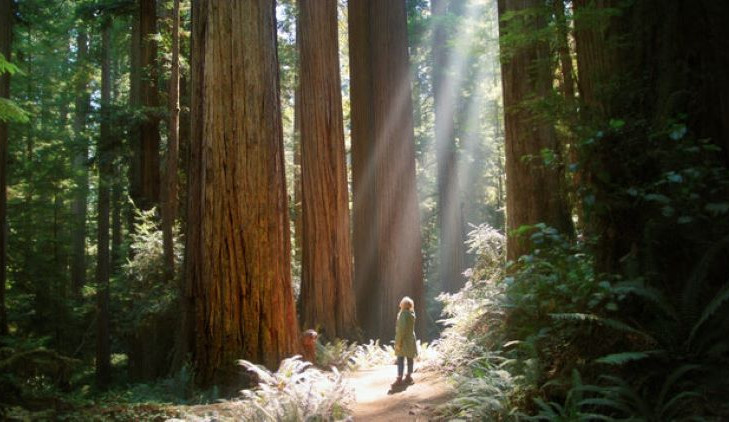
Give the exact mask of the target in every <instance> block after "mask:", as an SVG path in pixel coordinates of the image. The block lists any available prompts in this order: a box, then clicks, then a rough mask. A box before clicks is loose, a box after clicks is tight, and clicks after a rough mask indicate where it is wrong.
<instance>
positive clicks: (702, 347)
mask: <svg viewBox="0 0 729 422" xmlns="http://www.w3.org/2000/svg"><path fill="white" fill-rule="evenodd" d="M529 232H530V233H532V234H531V241H532V242H533V243H534V244H535V245H536V248H535V250H534V251H533V252H532V253H531V254H529V255H524V256H522V257H521V258H520V259H519V261H518V262H516V263H513V264H511V265H512V266H511V267H510V268H509V270H508V272H507V271H506V270H505V266H504V265H503V264H499V263H500V262H503V261H502V260H503V258H502V255H501V253H502V251H503V249H502V246H501V245H502V244H503V243H502V241H503V238H501V237H500V235H499V234H498V233H496V232H495V231H494V230H493V229H490V228H488V227H480V228H479V229H477V230H476V231H474V233H472V248H473V250H474V252H476V253H477V255H478V256H479V257H480V259H479V260H478V261H477V262H476V265H475V267H474V269H473V270H472V271H471V274H470V276H471V277H470V281H469V282H468V283H467V285H466V287H465V288H464V289H462V290H461V291H460V292H458V293H456V294H453V295H444V296H443V297H441V299H442V300H443V302H444V305H445V306H444V310H445V311H444V313H445V315H446V319H445V320H444V323H445V324H446V325H447V326H448V328H446V329H445V331H444V332H443V335H442V337H441V340H440V344H439V345H438V347H439V349H440V352H441V356H442V357H443V360H442V362H441V363H440V364H441V365H442V366H443V367H444V368H445V369H446V370H447V371H449V372H451V373H453V379H454V381H455V384H456V385H457V389H458V394H457V396H456V397H455V398H454V399H453V400H451V401H450V402H449V403H447V404H446V405H444V406H442V407H441V408H440V412H441V415H442V416H443V417H445V418H456V419H466V420H544V421H554V420H564V421H583V420H584V421H592V420H641V421H669V420H697V421H702V420H725V419H726V418H728V417H729V406H727V405H726V404H725V403H726V399H725V392H726V391H727V389H729V381H728V380H729V369H727V368H729V359H728V358H727V351H729V339H728V338H727V337H726V332H727V331H728V330H729V318H728V317H727V315H729V286H727V285H726V284H724V285H721V284H719V285H718V286H717V285H716V284H714V282H713V279H712V277H711V275H712V271H714V269H716V268H719V267H721V264H722V262H723V263H725V262H726V261H725V259H726V254H727V253H728V252H729V237H726V238H724V239H722V240H720V241H718V242H715V243H714V244H713V245H712V246H711V247H710V248H708V249H707V251H706V253H705V255H704V256H703V257H702V258H701V260H700V261H699V262H697V263H696V265H695V268H694V269H693V270H692V271H691V275H690V277H688V278H687V279H686V280H685V281H684V283H683V285H681V286H680V288H676V289H674V290H673V291H669V290H668V289H665V288H664V287H663V286H661V285H656V284H653V285H651V283H649V282H648V281H647V280H645V279H643V278H640V277H635V278H633V279H626V278H625V277H624V276H623V277H619V276H615V275H613V276H610V275H602V274H597V273H596V272H595V271H594V270H593V268H594V267H593V263H592V256H591V255H590V253H589V250H588V248H586V246H585V245H584V244H580V243H578V242H574V241H570V240H567V239H565V238H563V237H562V236H561V235H560V234H559V233H557V232H556V231H555V230H553V229H551V228H549V227H546V226H543V225H537V226H534V227H530V228H529ZM494 264H496V265H494ZM722 277H724V278H725V275H722Z"/></svg>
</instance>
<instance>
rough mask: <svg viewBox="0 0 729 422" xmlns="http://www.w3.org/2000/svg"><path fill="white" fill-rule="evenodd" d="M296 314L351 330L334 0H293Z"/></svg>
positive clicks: (348, 333) (340, 332) (338, 333)
mask: <svg viewBox="0 0 729 422" xmlns="http://www.w3.org/2000/svg"><path fill="white" fill-rule="evenodd" d="M297 29H298V34H299V35H300V36H299V37H298V38H297V42H298V48H299V63H300V74H299V84H300V86H299V96H298V98H297V100H298V102H297V104H296V106H297V107H299V113H300V114H299V115H298V116H297V117H299V119H298V120H297V123H298V124H300V128H301V195H302V229H303V233H302V238H301V240H302V262H301V270H302V276H301V297H300V299H299V300H300V301H301V319H302V323H303V326H304V327H305V328H307V327H320V328H321V329H322V330H323V332H324V333H326V335H327V336H328V337H329V338H333V337H350V338H351V337H353V336H354V335H355V331H356V323H355V309H354V295H353V291H352V255H351V245H350V237H349V195H348V192H347V167H346V161H345V151H344V128H343V119H342V96H341V82H340V76H339V52H338V41H339V37H338V31H337V1H336V0H300V1H299V19H298V26H297Z"/></svg>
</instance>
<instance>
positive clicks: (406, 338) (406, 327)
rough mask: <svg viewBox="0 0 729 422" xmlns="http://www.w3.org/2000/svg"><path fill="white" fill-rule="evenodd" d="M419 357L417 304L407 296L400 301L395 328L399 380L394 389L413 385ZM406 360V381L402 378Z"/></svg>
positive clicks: (396, 381)
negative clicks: (416, 319)
mask: <svg viewBox="0 0 729 422" xmlns="http://www.w3.org/2000/svg"><path fill="white" fill-rule="evenodd" d="M417 355H418V348H417V345H416V344H415V303H414V302H413V300H412V299H410V298H409V297H407V296H405V297H403V298H402V300H401V301H400V312H399V313H398V314H397V325H396V326H395V356H397V379H396V380H395V382H394V383H393V384H392V386H393V387H397V386H402V385H409V384H412V383H413V376H412V375H413V360H414V359H415V356H417ZM405 358H407V360H408V373H407V375H406V376H405V379H403V377H402V373H403V369H404V366H405Z"/></svg>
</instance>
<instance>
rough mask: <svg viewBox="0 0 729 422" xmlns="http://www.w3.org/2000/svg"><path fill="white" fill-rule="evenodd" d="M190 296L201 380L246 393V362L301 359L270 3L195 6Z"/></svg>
mask: <svg viewBox="0 0 729 422" xmlns="http://www.w3.org/2000/svg"><path fill="white" fill-rule="evenodd" d="M193 8H194V9H193V60H192V72H193V74H192V79H193V94H192V95H193V96H192V98H193V103H192V122H193V123H192V124H193V127H192V145H191V157H190V169H189V172H188V174H189V195H188V227H189V232H188V235H187V237H186V269H185V271H186V279H187V282H188V286H187V289H186V293H187V294H188V295H189V296H188V298H189V302H188V303H190V304H192V305H193V306H194V308H193V309H192V312H193V314H194V322H193V324H194V329H193V330H194V336H192V339H190V340H192V341H193V342H194V344H192V356H193V362H194V365H195V368H196V372H197V377H196V380H197V381H198V382H199V383H201V384H203V385H210V384H211V383H218V384H222V385H224V386H228V387H237V385H236V384H237V381H238V380H239V377H240V375H239V373H240V370H239V369H238V368H236V367H235V361H236V360H237V359H241V358H244V359H248V360H251V361H254V362H261V363H264V364H265V365H267V366H268V367H269V368H274V367H276V366H277V365H278V363H279V361H280V360H281V359H282V358H284V357H286V356H289V355H291V354H293V353H294V352H295V351H296V347H297V346H296V345H297V339H298V328H297V327H298V324H297V321H296V312H295V306H294V298H293V293H292V289H291V272H290V268H289V265H290V261H291V255H290V254H291V250H290V249H291V247H290V233H289V220H288V208H287V205H286V188H285V178H284V160H283V134H282V129H281V111H280V104H279V90H278V63H277V56H276V22H275V7H274V4H273V2H270V1H267V0H247V1H243V0H231V1H225V2H218V1H211V0H208V1H199V2H195V3H194V4H193Z"/></svg>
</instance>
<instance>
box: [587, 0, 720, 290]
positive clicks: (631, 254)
mask: <svg viewBox="0 0 729 422" xmlns="http://www.w3.org/2000/svg"><path fill="white" fill-rule="evenodd" d="M616 11H617V12H618V13H616ZM574 14H575V44H576V53H577V63H578V70H579V80H578V89H579V93H580V95H579V100H580V114H581V116H580V117H581V124H582V126H583V127H601V126H600V125H602V126H604V125H605V124H606V123H607V122H608V121H609V120H610V119H614V118H616V117H623V116H624V117H625V118H626V121H627V122H628V123H633V122H635V121H637V122H640V124H639V125H635V126H637V127H632V126H633V125H630V126H631V127H630V128H629V129H630V130H632V131H635V132H637V131H638V130H640V128H646V129H645V130H646V132H647V133H641V135H640V136H632V137H629V136H627V135H623V134H617V135H614V136H612V137H611V138H610V142H602V143H599V144H597V145H596V146H594V147H593V150H592V151H590V157H589V161H588V162H587V163H586V164H587V169H586V171H585V179H586V180H585V181H586V183H589V184H590V185H591V187H592V188H593V190H594V191H595V192H596V194H595V201H596V202H597V203H603V202H606V201H610V200H611V199H613V198H615V196H617V195H623V194H624V193H623V188H622V187H624V186H635V185H638V184H639V183H645V182H646V180H647V179H648V178H649V177H658V176H657V175H655V174H653V175H651V174H650V173H649V172H650V171H653V172H655V171H656V170H658V169H659V168H658V167H657V163H656V162H655V161H656V160H655V159H654V158H653V157H651V158H650V160H647V161H645V162H647V163H648V165H646V166H642V167H641V168H640V169H639V170H638V171H636V170H635V169H634V168H631V166H635V165H636V164H635V163H640V161H639V157H638V154H641V155H643V154H645V152H644V150H645V148H652V149H656V148H659V151H660V152H661V154H658V155H656V153H657V151H655V152H654V156H661V155H662V153H663V151H662V149H663V148H666V149H668V148H669V147H668V146H667V145H668V144H655V143H647V142H646V141H643V143H640V142H639V140H642V139H646V140H647V139H650V138H652V137H653V136H655V135H656V133H660V132H661V131H663V130H665V128H666V127H667V126H670V125H672V124H674V123H675V122H676V120H677V119H678V121H679V122H680V123H681V124H685V126H686V128H687V136H688V137H690V139H707V140H711V142H713V143H715V144H716V145H717V146H718V147H720V148H722V154H723V159H724V166H725V167H729V81H727V79H726V77H724V76H722V75H726V74H727V72H729V56H727V54H726V52H727V51H729V27H727V25H726V22H727V21H728V20H729V7H727V5H726V3H725V2H715V1H711V0H697V1H695V2H687V1H682V0H670V1H655V0H649V1H641V2H635V3H629V4H625V3H623V2H620V1H617V0H594V1H588V0H575V1H574ZM627 94H629V95H627ZM631 150H632V151H635V153H634V154H630V153H626V151H631ZM615 151H621V152H622V154H623V156H629V158H630V160H616V159H615ZM686 159H690V157H686ZM706 165H710V164H708V161H707V164H706ZM661 170H662V171H663V170H664V169H661ZM671 170H672V169H671ZM597 175H608V176H609V183H604V182H603V181H602V180H600V179H601V178H600V177H598V176H597ZM638 175H639V176H638ZM603 179H604V177H603ZM636 179H637V180H636ZM648 180H649V179H648ZM616 187H621V188H618V189H619V190H616ZM671 200H673V198H671ZM700 200H706V199H705V198H700ZM697 201H698V200H697ZM700 203H701V202H697V205H698V204H700ZM649 218H651V213H650V212H647V210H646V209H645V208H643V207H641V206H639V205H636V204H633V203H624V204H620V203H617V202H616V201H614V200H613V202H612V204H611V206H610V207H606V209H603V210H598V211H593V212H592V214H591V215H590V224H589V227H588V229H589V232H590V233H592V234H599V235H600V237H599V240H598V243H597V245H596V248H595V250H596V265H597V267H598V269H599V270H600V271H604V272H618V271H621V270H622V269H624V267H625V263H626V262H627V261H628V259H627V258H631V259H632V260H633V261H635V260H636V259H637V260H638V261H642V262H639V263H638V264H639V265H641V266H642V265H646V266H648V265H650V266H656V265H663V266H665V267H664V268H670V269H671V270H670V271H668V272H665V273H663V276H664V280H662V282H664V283H666V284H669V283H674V285H676V286H681V285H682V284H683V283H685V282H686V280H688V279H689V275H688V271H687V270H685V269H684V270H682V269H681V266H682V264H683V265H684V266H687V267H689V268H691V269H692V271H693V269H694V268H695V267H694V266H695V262H697V261H698V260H699V259H700V257H701V255H697V254H698V253H704V251H705V245H704V244H699V245H696V244H695V243H693V242H694V241H695V239H696V238H699V237H698V236H697V237H696V238H694V233H692V235H691V236H689V237H687V236H685V235H684V237H683V238H681V237H679V236H680V235H681V234H682V233H681V232H685V231H687V228H688V227H692V226H690V225H686V226H684V225H679V226H678V227H677V228H676V231H675V232H673V233H671V235H670V237H668V238H666V239H665V240H664V242H665V247H662V245H663V243H662V242H660V241H658V240H656V238H657V237H658V235H657V234H655V233H652V234H651V236H650V239H651V241H652V242H653V243H652V244H649V243H648V242H646V238H648V237H647V236H646V234H645V233H646V232H645V230H646V227H648V226H649V225H650V224H652V222H651V221H650V220H648V219H649ZM711 224H712V228H711V232H713V233H715V234H716V235H719V234H720V233H722V232H721V229H720V228H719V229H717V228H716V227H720V226H719V225H718V224H717V225H716V227H714V225H715V222H712V223H711ZM681 226H683V228H682V227H681ZM681 229H682V230H681ZM697 230H698V229H697ZM702 242H704V243H705V244H709V242H708V241H706V238H703V239H702ZM649 256H650V259H649V258H648V257H649ZM656 263H659V264H656ZM640 270H645V271H646V272H648V270H646V269H644V268H640ZM650 271H653V268H650Z"/></svg>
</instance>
